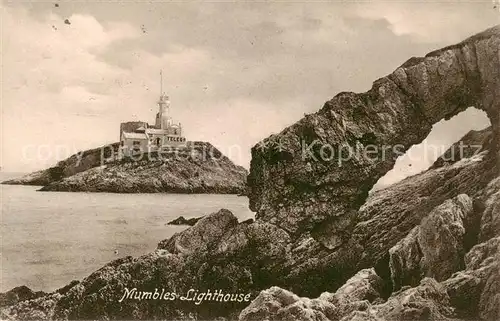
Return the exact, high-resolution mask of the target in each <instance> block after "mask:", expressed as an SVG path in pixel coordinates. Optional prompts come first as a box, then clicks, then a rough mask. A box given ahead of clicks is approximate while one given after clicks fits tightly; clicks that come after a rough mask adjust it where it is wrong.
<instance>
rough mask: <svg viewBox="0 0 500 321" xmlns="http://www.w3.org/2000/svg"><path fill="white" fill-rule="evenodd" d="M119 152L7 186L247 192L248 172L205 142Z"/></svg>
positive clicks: (95, 154) (88, 156)
mask: <svg viewBox="0 0 500 321" xmlns="http://www.w3.org/2000/svg"><path fill="white" fill-rule="evenodd" d="M117 150H118V144H112V145H109V146H104V147H102V148H96V149H92V150H88V151H85V152H82V153H78V154H75V155H73V156H71V157H69V158H68V159H66V160H64V161H61V162H59V163H58V164H57V165H56V166H54V167H51V168H49V169H46V170H42V171H38V172H35V173H31V174H29V175H27V176H24V177H21V178H19V179H14V180H10V181H6V182H3V183H2V184H20V185H42V186H43V187H42V188H41V189H40V190H41V191H65V192H111V193H160V192H168V193H214V194H240V193H243V192H244V191H245V190H246V176H247V174H248V172H247V170H246V169H245V168H243V167H241V166H237V165H235V164H234V163H233V162H232V161H231V160H230V159H229V158H227V157H226V156H224V155H222V153H221V152H220V151H219V150H217V149H216V148H215V147H214V146H212V145H211V144H209V143H206V142H190V143H189V144H188V145H187V146H186V147H183V148H179V149H175V150H172V151H167V152H165V153H162V154H158V153H151V154H144V155H142V156H141V157H140V158H137V159H130V158H123V159H120V160H115V159H112V155H114V154H116V153H117Z"/></svg>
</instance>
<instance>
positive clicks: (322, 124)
mask: <svg viewBox="0 0 500 321" xmlns="http://www.w3.org/2000/svg"><path fill="white" fill-rule="evenodd" d="M499 47H500V26H497V27H494V28H492V29H489V30H487V31H485V32H483V33H481V34H478V35H476V36H473V37H471V38H469V39H467V40H465V41H463V42H461V43H459V44H456V45H453V46H450V47H446V48H443V49H441V50H438V51H435V52H431V53H429V54H428V55H426V56H425V57H424V58H412V59H410V60H408V61H407V62H406V63H404V64H403V65H402V66H400V67H399V68H397V69H396V71H394V72H393V73H392V74H390V75H388V76H386V77H384V78H381V79H379V80H377V81H375V83H374V84H373V87H372V89H370V90H369V91H368V92H366V93H361V94H356V93H350V92H344V93H340V94H338V95H337V96H335V97H334V98H333V99H332V100H330V101H328V102H327V103H326V104H325V105H324V107H323V108H322V109H321V110H320V111H318V112H317V113H315V114H312V115H308V116H306V117H305V118H303V119H302V120H300V121H299V122H297V123H296V124H294V125H292V126H290V127H288V128H286V129H284V130H283V131H282V132H281V133H279V134H277V135H273V136H270V137H269V138H267V139H265V140H264V141H263V142H262V143H260V144H258V145H256V146H255V147H254V148H252V161H251V168H250V175H249V177H248V184H249V187H250V189H251V192H250V195H249V197H250V207H251V209H252V210H253V211H255V212H257V218H259V219H261V220H263V221H268V222H271V223H273V224H276V225H278V226H280V227H281V228H283V229H285V230H287V231H289V232H290V233H292V234H294V235H300V234H303V233H304V232H307V231H312V232H314V231H320V233H318V235H316V236H314V237H315V238H316V239H317V240H319V241H320V242H321V243H322V244H323V245H325V246H327V247H334V246H337V244H338V242H339V241H338V239H339V238H342V236H341V235H338V233H331V231H333V230H335V227H336V226H338V225H339V224H340V225H343V227H342V228H341V229H340V230H341V231H344V230H345V229H346V227H348V226H349V222H350V221H351V217H352V215H353V213H355V212H356V211H357V210H358V209H359V207H360V206H361V205H362V204H363V203H364V202H365V200H366V198H367V196H368V192H369V191H370V189H371V188H372V187H373V185H374V184H375V183H376V182H377V180H378V179H379V178H380V177H382V176H383V175H384V174H385V173H387V172H388V171H389V170H390V169H391V168H392V167H393V165H394V162H395V160H396V158H397V156H398V155H400V154H401V152H403V151H405V150H407V149H408V148H410V147H411V146H412V145H414V144H417V143H420V142H421V141H422V140H424V139H425V138H426V136H427V135H428V134H429V132H430V131H431V128H432V125H433V124H435V123H437V122H438V121H440V120H442V119H448V118H450V117H452V116H454V115H456V114H458V113H460V112H461V111H463V110H465V109H467V108H468V107H470V106H475V107H476V108H478V109H481V110H484V111H485V112H486V113H487V115H488V117H489V118H490V120H491V123H492V128H493V137H492V145H493V146H498V144H499V142H500V61H499ZM367 146H371V147H370V149H367V148H366V147H367ZM395 146H399V147H397V148H395ZM373 148H376V150H375V152H374V151H373ZM349 150H350V151H351V153H349ZM363 152H367V155H365V154H364V153H363ZM349 154H351V155H349ZM349 156H350V157H349ZM492 156H495V157H496V155H492ZM323 231H324V232H323ZM332 238H333V240H331V239H332Z"/></svg>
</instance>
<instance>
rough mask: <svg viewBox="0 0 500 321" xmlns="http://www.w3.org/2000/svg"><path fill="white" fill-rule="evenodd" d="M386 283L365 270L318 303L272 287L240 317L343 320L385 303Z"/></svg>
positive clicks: (245, 320) (253, 320) (254, 319)
mask: <svg viewBox="0 0 500 321" xmlns="http://www.w3.org/2000/svg"><path fill="white" fill-rule="evenodd" d="M381 289H382V279H381V278H380V277H379V276H378V275H377V274H376V273H375V271H374V270H373V269H367V270H362V271H360V272H358V273H357V274H356V275H355V276H353V277H352V278H351V279H349V280H348V281H347V282H346V284H345V285H344V286H342V287H341V288H340V289H338V290H337V291H336V292H335V293H329V292H324V293H322V294H321V296H320V297H318V298H316V299H308V298H300V297H298V296H297V295H295V294H293V293H292V292H290V291H287V290H284V289H281V288H279V287H272V288H270V289H268V290H264V291H262V292H261V293H260V294H259V295H258V296H257V297H256V298H255V300H253V301H252V303H251V304H250V305H249V306H248V307H246V308H245V309H244V310H243V311H242V312H241V314H240V316H239V320H240V321H260V320H270V321H278V320H297V321H299V320H303V321H306V320H307V321H309V320H311V321H312V320H339V319H340V318H341V317H343V316H345V315H347V314H349V313H350V312H352V311H355V310H359V309H363V308H366V307H368V306H369V305H370V303H371V302H375V301H377V300H381V295H380V290H381Z"/></svg>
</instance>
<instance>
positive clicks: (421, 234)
mask: <svg viewBox="0 0 500 321" xmlns="http://www.w3.org/2000/svg"><path fill="white" fill-rule="evenodd" d="M472 213H473V208H472V200H471V199H470V197H469V196H467V195H465V194H461V195H459V196H457V197H455V198H453V199H451V200H448V201H446V202H444V203H443V204H441V205H440V206H438V207H436V208H435V209H434V210H433V211H432V212H431V213H430V214H429V215H428V216H426V217H424V219H423V220H422V222H421V223H420V225H419V226H417V227H415V228H414V229H413V230H412V231H411V232H410V233H409V234H408V236H407V237H405V238H404V239H403V240H401V241H400V242H398V243H397V244H396V245H395V246H394V247H392V248H391V249H390V250H389V256H390V259H389V260H390V262H389V267H390V269H391V278H392V282H393V290H399V289H400V288H401V287H402V286H404V285H411V286H416V285H417V284H418V283H419V282H420V280H421V279H422V277H423V276H428V277H432V278H434V279H436V280H438V281H442V280H445V279H447V278H449V277H450V276H451V275H452V274H453V273H454V272H455V271H459V270H461V269H462V268H463V257H464V254H465V250H464V247H463V246H464V244H463V243H464V242H463V238H464V235H465V226H464V225H465V224H464V221H467V217H468V216H471V215H472Z"/></svg>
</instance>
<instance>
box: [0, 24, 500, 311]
mask: <svg viewBox="0 0 500 321" xmlns="http://www.w3.org/2000/svg"><path fill="white" fill-rule="evenodd" d="M499 55H500V26H497V27H494V28H492V29H489V30H487V31H485V32H483V33H481V34H478V35H475V36H473V37H471V38H469V39H467V40H465V41H464V42H461V43H459V44H457V45H454V46H450V47H447V48H443V49H441V50H438V51H435V52H432V53H430V54H428V55H427V56H426V57H423V58H412V59H410V60H409V61H408V62H406V63H405V64H403V65H402V66H401V67H399V68H398V69H397V70H396V71H395V72H394V73H392V74H391V75H389V76H387V77H384V78H381V79H379V80H377V81H376V82H375V83H374V86H373V88H372V89H371V90H370V91H368V92H367V93H363V94H354V93H341V94H339V95H337V96H336V97H334V98H333V99H332V100H330V101H329V102H327V103H326V104H325V106H324V107H323V108H322V109H321V110H320V111H318V112H317V113H315V114H313V115H309V116H306V117H305V118H304V119H302V120H301V121H299V122H298V123H296V124H294V125H292V126H290V127H288V128H286V129H284V130H283V131H282V132H281V133H279V134H277V135H273V136H271V137H269V138H267V139H266V140H265V141H264V142H265V144H259V145H257V146H255V147H254V148H253V149H252V161H251V168H250V174H249V176H248V194H249V198H250V207H251V209H252V210H253V211H255V212H256V219H255V221H245V222H238V220H237V218H236V217H235V216H234V215H233V214H232V213H231V212H230V211H228V210H224V209H221V210H220V211H218V212H216V213H212V214H209V215H207V216H205V217H203V218H202V219H200V220H199V221H198V222H197V223H196V224H195V225H194V226H192V227H189V228H188V229H186V230H184V231H182V232H179V233H177V234H175V235H173V236H172V237H171V238H169V239H166V240H163V241H161V242H160V243H159V244H158V247H157V249H156V250H155V251H153V252H151V253H148V254H146V255H144V256H141V257H138V258H133V257H125V258H120V259H118V260H115V261H113V262H110V263H108V264H107V265H105V266H103V267H102V268H101V269H99V270H97V271H95V272H94V273H92V274H91V275H89V276H88V277H86V278H84V279H83V280H81V281H79V282H78V281H77V282H74V283H72V284H70V285H68V286H67V287H65V288H64V290H62V291H59V290H58V291H55V292H53V293H49V294H46V295H44V296H41V297H38V298H33V299H28V300H24V301H20V302H17V303H10V304H8V305H7V306H4V307H3V309H2V314H3V315H5V316H7V317H9V318H13V319H19V320H33V319H36V320H53V319H166V320H207V319H208V320H215V319H217V320H240V321H251V320H270V321H278V320H304V321H306V320H307V321H309V320H324V321H339V320H342V321H348V320H352V321H354V320H356V321H361V320H366V321H368V320H370V321H371V320H450V321H451V320H470V319H475V320H477V319H479V320H497V319H498V318H499V317H500V296H499V295H498V293H499V289H500V176H499V174H500V128H499V126H500V122H499V119H500V60H499V58H498V57H499ZM469 106H475V107H476V108H479V109H482V110H484V111H485V112H486V113H487V115H488V117H489V118H490V120H491V124H492V126H491V129H488V130H486V131H485V133H483V134H484V135H483V134H481V135H474V134H473V133H470V134H468V135H467V136H466V138H467V141H468V142H469V143H470V144H476V143H479V144H481V145H482V148H481V151H480V152H479V153H474V154H472V155H469V154H467V155H459V157H458V158H457V159H455V160H454V161H453V162H445V161H443V162H437V163H435V164H434V166H432V168H430V169H428V170H427V171H425V172H423V173H420V174H417V175H414V176H411V177H408V178H406V179H404V180H403V181H401V182H399V183H396V184H394V185H391V186H390V187H387V188H385V189H382V190H378V191H376V192H373V193H370V194H368V191H369V190H370V189H371V188H372V187H373V185H374V184H375V183H376V182H377V180H378V179H379V178H380V177H382V176H383V175H384V174H385V173H387V172H388V171H389V170H390V169H391V168H392V167H393V165H394V162H395V158H394V157H392V156H395V155H393V154H391V153H389V155H387V156H389V157H380V158H376V159H373V158H371V159H366V158H363V157H356V156H355V157H351V158H350V159H348V160H346V162H345V163H344V164H343V166H342V167H339V166H337V164H335V163H334V162H333V163H332V162H326V161H324V160H322V159H318V160H316V159H315V157H316V156H317V154H315V153H316V152H315V150H314V149H312V154H311V157H310V158H309V159H307V158H304V157H301V156H302V155H301V152H302V151H301V144H300V142H301V140H304V139H305V140H307V141H309V142H314V141H319V142H320V143H322V144H331V145H336V146H339V145H341V144H350V145H353V146H359V145H361V146H366V145H370V144H377V145H394V144H402V145H403V146H404V147H405V149H408V148H410V147H411V146H412V145H413V144H417V143H419V142H421V141H422V140H423V139H424V138H425V137H426V136H427V134H428V133H429V132H430V130H431V127H432V125H433V124H434V123H436V122H438V121H440V120H441V119H448V118H450V117H452V116H453V115H456V114H458V113H459V112H460V111H463V110H465V109H466V108H468V107H469ZM485 137H488V139H485ZM479 140H480V142H479ZM278 143H279V144H278ZM263 146H264V147H263ZM462 156H463V157H462ZM158 287H162V288H165V289H170V290H171V291H175V292H176V293H187V292H188V291H189V290H190V289H195V290H197V291H199V292H204V291H205V292H206V291H207V290H214V289H220V290H222V291H224V292H227V293H245V294H250V297H251V298H252V302H251V303H250V304H248V302H247V303H245V302H237V301H226V302H204V303H203V304H200V305H196V304H194V303H193V302H190V301H189V302H188V301H182V300H172V301H169V302H159V301H157V300H134V299H131V300H126V301H123V302H120V303H118V301H119V300H120V298H121V297H122V296H123V293H124V291H125V289H131V288H137V289H138V290H139V291H143V292H144V291H146V292H154V291H155V289H156V288H158Z"/></svg>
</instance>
